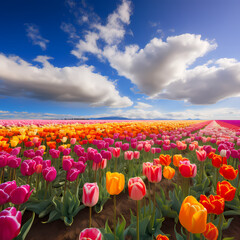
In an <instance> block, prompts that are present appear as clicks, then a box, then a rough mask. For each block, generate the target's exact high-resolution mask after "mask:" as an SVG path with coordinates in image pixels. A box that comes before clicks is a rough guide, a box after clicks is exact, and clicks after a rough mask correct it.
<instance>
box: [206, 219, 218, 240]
mask: <svg viewBox="0 0 240 240" xmlns="http://www.w3.org/2000/svg"><path fill="white" fill-rule="evenodd" d="M203 236H204V237H205V238H206V239H207V240H217V238H218V229H217V227H216V226H215V225H214V224H212V223H211V222H209V223H208V224H207V225H206V230H205V232H203Z"/></svg>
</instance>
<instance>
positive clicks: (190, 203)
mask: <svg viewBox="0 0 240 240" xmlns="http://www.w3.org/2000/svg"><path fill="white" fill-rule="evenodd" d="M179 221H180V223H181V224H182V226H183V227H185V228H186V229H187V230H188V232H191V233H203V232H204V231H205V230H206V224H207V210H206V208H205V207H204V206H203V205H202V204H201V203H199V202H198V201H197V199H196V198H194V197H193V196H188V197H186V198H185V199H184V200H183V203H182V206H181V209H180V213H179Z"/></svg>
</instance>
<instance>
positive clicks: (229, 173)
mask: <svg viewBox="0 0 240 240" xmlns="http://www.w3.org/2000/svg"><path fill="white" fill-rule="evenodd" d="M219 173H220V174H221V175H222V176H223V177H224V178H226V179H227V180H234V179H235V178H236V177H237V174H238V169H236V170H234V168H233V166H231V165H226V164H223V165H222V167H221V168H220V170H219Z"/></svg>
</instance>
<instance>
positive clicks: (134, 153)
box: [133, 151, 140, 159]
mask: <svg viewBox="0 0 240 240" xmlns="http://www.w3.org/2000/svg"><path fill="white" fill-rule="evenodd" d="M139 157H140V152H139V151H134V152H133V158H134V159H139Z"/></svg>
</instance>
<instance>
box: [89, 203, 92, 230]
mask: <svg viewBox="0 0 240 240" xmlns="http://www.w3.org/2000/svg"><path fill="white" fill-rule="evenodd" d="M91 225H92V207H89V228H91Z"/></svg>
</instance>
